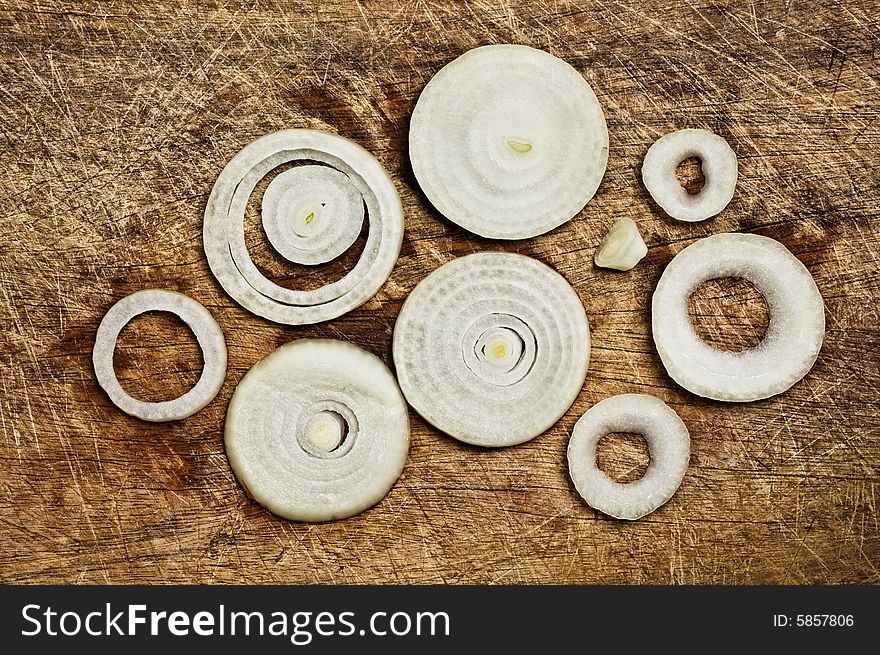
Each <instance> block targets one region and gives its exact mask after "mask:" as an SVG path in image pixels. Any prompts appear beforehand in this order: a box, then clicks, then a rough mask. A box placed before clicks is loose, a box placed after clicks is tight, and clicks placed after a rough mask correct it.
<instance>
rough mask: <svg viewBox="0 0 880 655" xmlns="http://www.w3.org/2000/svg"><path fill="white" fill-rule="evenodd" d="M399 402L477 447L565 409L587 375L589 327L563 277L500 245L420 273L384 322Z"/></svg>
mask: <svg viewBox="0 0 880 655" xmlns="http://www.w3.org/2000/svg"><path fill="white" fill-rule="evenodd" d="M393 352H394V364H395V367H396V369H397V376H398V380H399V382H400V387H401V389H402V391H403V393H404V396H406V399H407V400H408V401H409V403H410V404H411V405H412V406H413V407H414V408H415V409H416V411H418V412H419V414H421V415H422V416H423V417H424V418H425V419H426V420H427V421H428V422H430V423H431V424H432V425H434V426H435V427H437V428H439V429H440V430H442V431H443V432H446V433H447V434H449V435H451V436H453V437H455V438H456V439H459V440H461V441H464V442H466V443H470V444H475V445H478V446H509V445H513V444H518V443H522V442H524V441H528V440H529V439H532V438H534V437H536V436H537V435H539V434H541V433H542V432H544V431H545V430H546V429H547V428H549V427H550V426H551V425H553V424H554V423H555V422H556V421H557V420H558V419H559V418H560V417H561V416H562V415H563V414H564V413H565V411H566V410H567V409H568V408H569V407H570V406H571V403H572V402H574V399H575V397H576V396H577V394H578V392H579V391H580V389H581V387H582V386H583V383H584V378H585V376H586V374H587V365H588V363H589V356H590V330H589V325H588V323H587V317H586V314H585V313H584V307H583V305H582V304H581V301H580V298H578V296H577V293H575V291H574V289H572V287H571V285H569V284H568V282H566V281H565V279H564V278H563V277H562V276H561V275H559V274H558V273H556V272H555V271H554V270H553V269H551V268H549V267H548V266H546V265H545V264H542V263H541V262H539V261H537V260H535V259H531V258H530V257H525V256H523V255H516V254H510V253H501V252H486V253H477V254H474V255H468V256H466V257H461V258H459V259H455V260H452V261H451V262H449V263H447V264H444V265H443V266H441V267H440V268H439V269H437V270H436V271H434V272H433V273H431V274H430V275H429V276H428V277H426V278H425V279H424V280H422V281H421V282H420V283H419V284H418V285H417V286H416V288H415V289H413V291H412V293H411V294H410V296H409V297H408V298H407V300H406V302H405V303H404V305H403V308H402V309H401V311H400V315H399V316H398V318H397V323H396V325H395V327H394V341H393Z"/></svg>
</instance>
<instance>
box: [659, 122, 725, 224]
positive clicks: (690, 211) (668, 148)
mask: <svg viewBox="0 0 880 655" xmlns="http://www.w3.org/2000/svg"><path fill="white" fill-rule="evenodd" d="M689 157H698V158H699V159H700V161H701V162H702V168H703V173H704V174H705V176H706V181H705V183H704V185H703V188H702V189H700V191H699V192H698V193H695V194H693V195H691V194H689V193H688V192H687V191H685V190H684V188H682V186H681V184H679V182H678V179H677V178H676V176H675V171H676V168H678V165H679V164H680V163H681V162H683V161H684V160H685V159H688V158H689ZM738 168H739V167H738V164H737V161H736V153H735V152H733V150H732V149H731V147H730V146H729V145H728V143H727V141H725V140H724V138H723V137H720V136H718V135H717V134H714V133H712V132H709V131H708V130H694V129H688V130H678V131H677V132H671V133H669V134H666V135H664V136H662V137H660V138H659V139H657V141H655V142H654V144H653V145H652V146H651V147H650V148H649V149H648V152H647V154H646V155H645V161H644V163H643V164H642V181H643V182H644V183H645V188H646V189H647V190H648V193H650V194H651V197H652V198H653V199H654V202H656V203H657V204H658V205H660V207H661V208H662V209H663V211H665V212H666V213H667V214H668V215H669V216H671V217H672V218H674V219H676V220H679V221H688V222H695V221H704V220H706V219H707V218H711V217H712V216H715V214H718V213H720V212H721V210H723V209H724V208H725V207H727V204H728V203H729V202H730V200H731V198H733V191H734V189H735V188H736V178H737V172H738Z"/></svg>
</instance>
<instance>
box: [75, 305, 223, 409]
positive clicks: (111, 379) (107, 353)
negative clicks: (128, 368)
mask: <svg viewBox="0 0 880 655" xmlns="http://www.w3.org/2000/svg"><path fill="white" fill-rule="evenodd" d="M151 311H156V312H171V313H172V314H174V315H176V316H178V317H179V318H180V319H181V320H182V321H183V322H184V323H186V324H187V325H188V326H189V328H190V329H191V330H192V331H193V334H194V335H195V337H196V340H197V341H198V343H199V347H200V348H201V349H202V359H203V360H204V362H205V365H204V368H203V369H202V375H201V376H200V377H199V381H198V382H197V383H196V385H195V386H194V387H193V388H192V389H190V390H189V391H187V392H186V393H185V394H183V395H182V396H180V398H176V399H174V400H168V401H164V402H158V403H151V402H146V401H143V400H137V399H136V398H132V397H131V396H130V395H128V394H127V393H126V392H125V390H124V389H123V388H122V386H121V385H120V384H119V380H118V379H117V378H116V372H115V371H114V369H113V351H114V350H115V349H116V339H117V338H118V337H119V333H120V332H121V331H122V328H124V327H125V326H126V325H127V324H128V322H129V321H130V320H131V319H133V318H134V317H135V316H139V315H140V314H143V313H145V312H151ZM92 363H93V364H94V367H95V375H96V377H97V378H98V384H100V385H101V387H102V388H103V389H104V391H106V392H107V395H108V396H109V397H110V400H112V401H113V404H114V405H116V406H117V407H118V408H119V409H121V410H122V411H123V412H125V413H126V414H130V415H131V416H136V417H137V418H140V419H143V420H144V421H153V422H160V421H176V420H178V419H182V418H186V417H187V416H191V415H193V414H195V413H196V412H197V411H199V410H200V409H202V408H203V407H204V406H205V405H207V404H208V403H209V402H211V401H212V400H213V399H214V397H215V396H216V395H217V392H218V391H219V390H220V387H221V386H222V385H223V380H224V379H225V378H226V340H225V339H224V338H223V330H221V329H220V326H219V325H218V324H217V321H215V320H214V318H213V317H212V316H211V314H209V313H208V310H207V309H205V308H204V307H203V306H202V305H201V304H199V303H198V302H196V301H195V300H193V299H192V298H190V297H188V296H185V295H183V294H182V293H177V292H175V291H165V290H163V289H144V290H143V291H137V292H135V293H133V294H131V295H129V296H126V297H125V298H123V299H121V300H120V301H119V302H117V303H116V304H115V305H113V306H112V307H111V308H110V310H109V311H108V312H107V314H105V315H104V318H103V319H102V320H101V324H100V325H99V326H98V333H97V335H96V337H95V347H94V349H93V350H92Z"/></svg>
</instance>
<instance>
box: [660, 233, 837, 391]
mask: <svg viewBox="0 0 880 655" xmlns="http://www.w3.org/2000/svg"><path fill="white" fill-rule="evenodd" d="M722 277H736V278H743V279H745V280H748V281H749V282H751V283H752V284H753V285H755V287H756V288H757V289H758V291H760V292H761V294H762V295H763V296H764V300H765V301H766V303H767V308H768V310H769V314H770V324H769V326H768V328H767V333H766V334H765V336H764V339H763V340H762V341H761V343H760V344H758V345H757V346H756V347H754V348H751V349H748V350H744V351H742V352H739V353H733V352H726V351H722V350H717V349H715V348H712V347H711V346H709V345H708V344H707V343H705V342H704V341H703V340H702V339H700V337H699V336H697V334H696V333H695V332H694V329H693V326H692V325H691V322H690V317H689V315H688V308H687V301H688V297H690V295H691V294H692V293H693V292H694V291H695V290H696V289H697V287H699V286H700V285H701V284H702V283H703V282H706V281H707V280H712V279H715V278H722ZM651 312H652V322H653V333H654V342H655V344H656V346H657V352H658V353H659V354H660V359H661V360H662V361H663V365H664V366H665V367H666V370H667V372H668V373H669V375H670V377H671V378H672V379H673V380H675V381H676V382H677V383H678V384H680V385H681V386H682V387H684V388H685V389H687V390H689V391H691V392H693V393H695V394H698V395H700V396H705V397H707V398H713V399H715V400H726V401H733V402H747V401H751V400H759V399H761V398H769V397H770V396H774V395H776V394H779V393H782V392H783V391H786V390H787V389H789V388H790V387H791V386H792V385H793V384H795V383H796V382H797V381H798V380H800V379H801V378H803V377H804V376H805V375H806V374H807V373H808V372H809V370H810V369H811V368H812V367H813V363H814V362H815V361H816V357H817V356H818V355H819V349H820V348H821V347H822V340H823V338H824V335H825V305H824V303H823V302H822V296H821V295H820V294H819V289H818V288H817V287H816V282H815V281H814V280H813V277H812V276H811V275H810V272H809V271H808V270H807V269H806V267H805V266H804V265H803V264H802V263H801V262H800V261H799V260H798V259H797V258H796V257H795V256H794V255H792V254H791V252H789V251H788V249H787V248H786V247H785V246H783V245H782V244H781V243H779V242H778V241H776V240H774V239H771V238H769V237H765V236H760V235H757V234H732V233H730V234H716V235H714V236H710V237H706V238H705V239H700V240H699V241H697V242H695V243H693V244H691V245H689V246H688V247H687V248H685V249H684V250H682V251H681V252H680V253H678V255H676V256H675V257H674V258H673V259H672V261H671V262H669V265H668V266H667V267H666V270H665V271H663V275H662V276H661V277H660V281H659V282H658V283H657V289H656V290H655V291H654V297H653V300H652V307H651Z"/></svg>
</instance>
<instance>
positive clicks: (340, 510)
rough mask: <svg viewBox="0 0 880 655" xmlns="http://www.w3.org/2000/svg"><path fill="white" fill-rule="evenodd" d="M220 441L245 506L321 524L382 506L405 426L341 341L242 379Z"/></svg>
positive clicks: (362, 362)
mask: <svg viewBox="0 0 880 655" xmlns="http://www.w3.org/2000/svg"><path fill="white" fill-rule="evenodd" d="M225 441H226V454H227V456H228V457H229V463H230V465H231V466H232V470H233V471H234V472H235V475H236V477H237V478H238V480H239V481H240V482H241V484H242V486H244V488H245V489H246V490H247V493H248V495H250V496H251V497H252V498H253V499H254V500H256V501H257V502H258V503H260V504H261V505H262V506H264V507H265V508H266V509H268V510H269V511H271V512H272V513H274V514H277V515H278V516H282V517H284V518H288V519H292V520H297V521H329V520H333V519H340V518H346V517H348V516H353V515H354V514H358V513H360V512H362V511H364V510H365V509H367V508H369V507H371V506H372V505H374V504H375V503H377V502H379V500H381V499H382V498H384V497H385V495H386V494H387V493H388V491H389V490H390V489H391V487H392V486H393V485H394V483H395V481H396V480H397V478H398V477H400V474H401V472H402V471H403V466H404V462H405V461H406V455H407V451H408V450H409V419H408V418H407V409H406V402H405V401H404V399H403V396H401V394H400V389H399V388H398V387H397V383H396V382H395V380H394V377H393V376H392V375H391V372H390V371H389V370H388V368H387V367H386V366H385V365H384V364H383V363H382V362H381V361H380V360H379V359H378V358H377V357H375V356H374V355H372V354H370V353H368V352H367V351H365V350H363V349H361V348H358V347H357V346H354V345H352V344H349V343H346V342H343V341H335V340H325V339H302V340H299V341H294V342H292V343H289V344H286V345H284V346H281V347H280V348H278V349H277V350H276V351H274V352H273V353H271V354H270V355H269V356H268V357H266V358H265V359H263V360H262V361H260V362H258V363H257V364H255V365H254V367H253V368H251V370H250V371H248V372H247V374H245V376H244V378H242V380H241V382H240V383H239V385H238V387H237V388H236V390H235V393H234V394H233V396H232V400H231V401H230V403H229V410H228V412H227V414H226V437H225Z"/></svg>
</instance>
